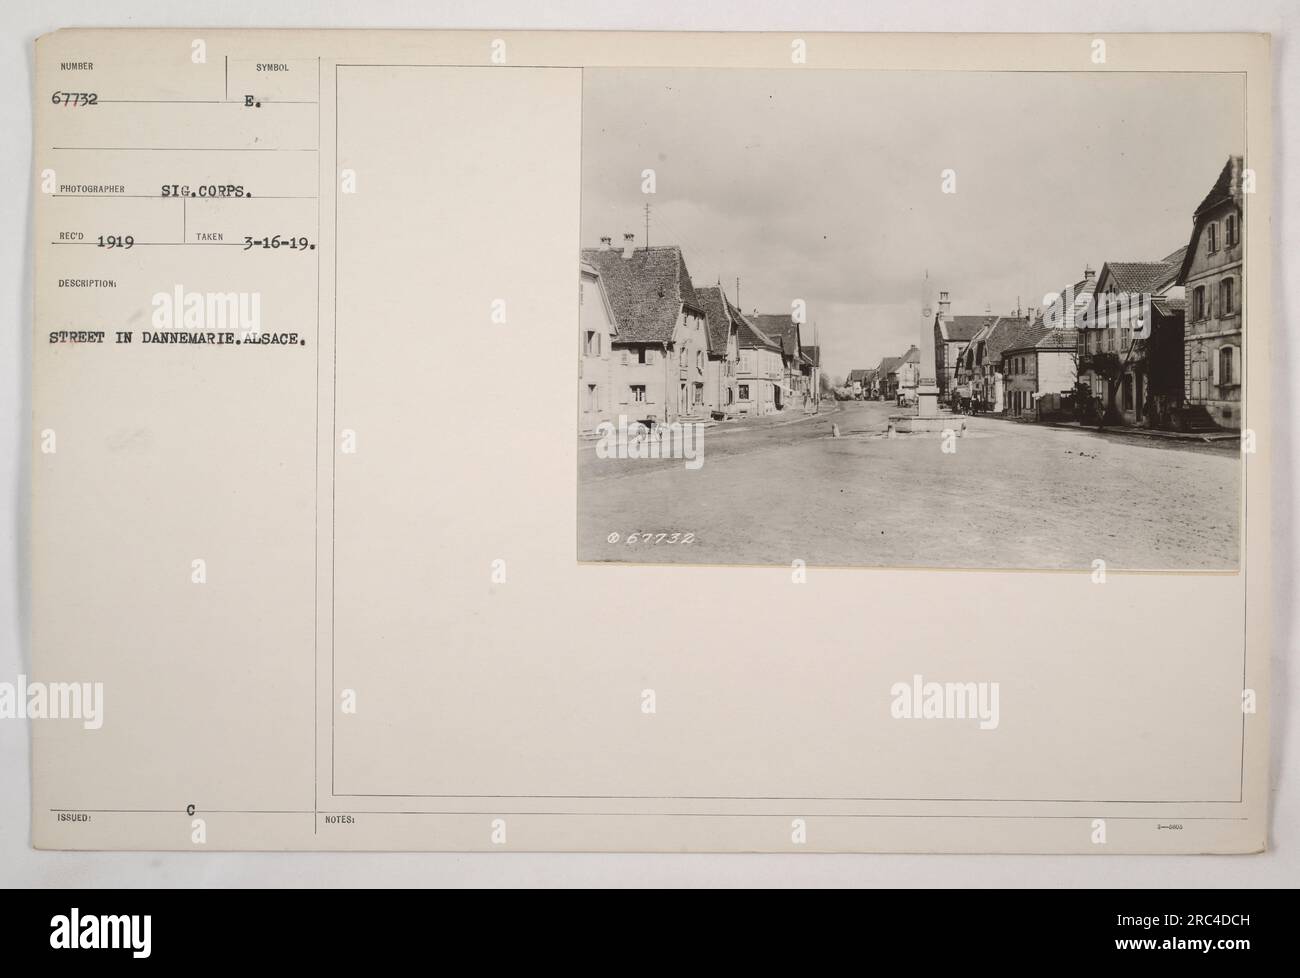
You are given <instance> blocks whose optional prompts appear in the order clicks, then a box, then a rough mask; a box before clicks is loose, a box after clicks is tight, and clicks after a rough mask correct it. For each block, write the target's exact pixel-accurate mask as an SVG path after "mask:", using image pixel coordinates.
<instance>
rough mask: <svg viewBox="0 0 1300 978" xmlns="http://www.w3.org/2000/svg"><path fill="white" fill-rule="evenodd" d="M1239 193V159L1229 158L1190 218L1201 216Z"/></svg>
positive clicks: (1235, 157)
mask: <svg viewBox="0 0 1300 978" xmlns="http://www.w3.org/2000/svg"><path fill="white" fill-rule="evenodd" d="M1240 193H1241V157H1240V156H1229V157H1228V162H1226V163H1224V164H1223V169H1222V170H1220V171H1219V178H1218V179H1217V180H1215V181H1214V186H1213V187H1211V188H1210V192H1209V193H1208V194H1206V195H1205V198H1204V199H1203V200H1202V201H1201V202H1200V203H1199V204H1197V205H1196V210H1195V211H1193V213H1192V217H1193V218H1197V217H1200V216H1201V213H1202V212H1203V211H1207V210H1209V209H1210V208H1211V207H1214V206H1215V205H1216V204H1221V203H1223V202H1224V201H1225V200H1232V199H1234V198H1235V197H1236V196H1237V195H1238V194H1240Z"/></svg>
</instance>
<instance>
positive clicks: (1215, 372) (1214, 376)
mask: <svg viewBox="0 0 1300 978" xmlns="http://www.w3.org/2000/svg"><path fill="white" fill-rule="evenodd" d="M1220 349H1222V348H1221V347H1220ZM1210 383H1212V384H1214V385H1215V386H1216V387H1217V386H1218V384H1219V350H1218V349H1216V350H1215V351H1214V353H1213V355H1212V356H1211V357H1210Z"/></svg>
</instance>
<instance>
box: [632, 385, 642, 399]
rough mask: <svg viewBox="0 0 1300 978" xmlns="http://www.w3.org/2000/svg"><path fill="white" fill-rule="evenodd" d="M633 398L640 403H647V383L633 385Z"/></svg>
mask: <svg viewBox="0 0 1300 978" xmlns="http://www.w3.org/2000/svg"><path fill="white" fill-rule="evenodd" d="M632 400H634V401H636V403H638V404H644V403H645V384H633V385H632Z"/></svg>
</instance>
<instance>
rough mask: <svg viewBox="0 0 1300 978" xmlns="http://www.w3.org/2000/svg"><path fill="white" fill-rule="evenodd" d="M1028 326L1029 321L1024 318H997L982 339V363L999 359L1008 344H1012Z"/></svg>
mask: <svg viewBox="0 0 1300 978" xmlns="http://www.w3.org/2000/svg"><path fill="white" fill-rule="evenodd" d="M1028 325H1029V320H1028V319H1027V318H1024V317H1021V318H1020V319H1017V318H1016V317H1015V316H999V317H998V319H997V322H995V323H994V324H993V325H992V326H991V327H989V331H988V334H987V335H986V336H985V337H984V362H985V363H988V362H989V361H997V360H998V359H1000V358H1001V356H1002V351H1003V350H1005V349H1008V344H1010V343H1012V342H1014V341H1015V340H1016V339H1017V338H1018V337H1019V336H1020V333H1021V331H1022V330H1024V329H1025V328H1026V327H1028Z"/></svg>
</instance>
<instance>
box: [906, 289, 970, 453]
mask: <svg viewBox="0 0 1300 978" xmlns="http://www.w3.org/2000/svg"><path fill="white" fill-rule="evenodd" d="M922 292H923V297H922V302H921V324H920V325H921V335H920V339H919V341H918V342H917V344H916V348H917V349H918V350H920V351H921V362H920V363H918V364H917V365H916V370H917V376H916V412H915V413H914V414H891V415H890V416H889V428H888V434H889V435H890V436H893V435H894V434H895V433H897V432H910V433H913V434H917V433H923V432H944V431H955V432H956V433H957V434H958V435H962V434H964V433H965V431H966V419H965V418H963V417H961V416H960V415H956V414H951V413H949V412H941V411H940V410H939V382H938V379H937V373H938V366H937V364H936V363H935V350H934V309H933V308H932V307H931V305H930V275H929V273H928V272H927V273H926V276H925V285H924V287H923V289H922Z"/></svg>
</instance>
